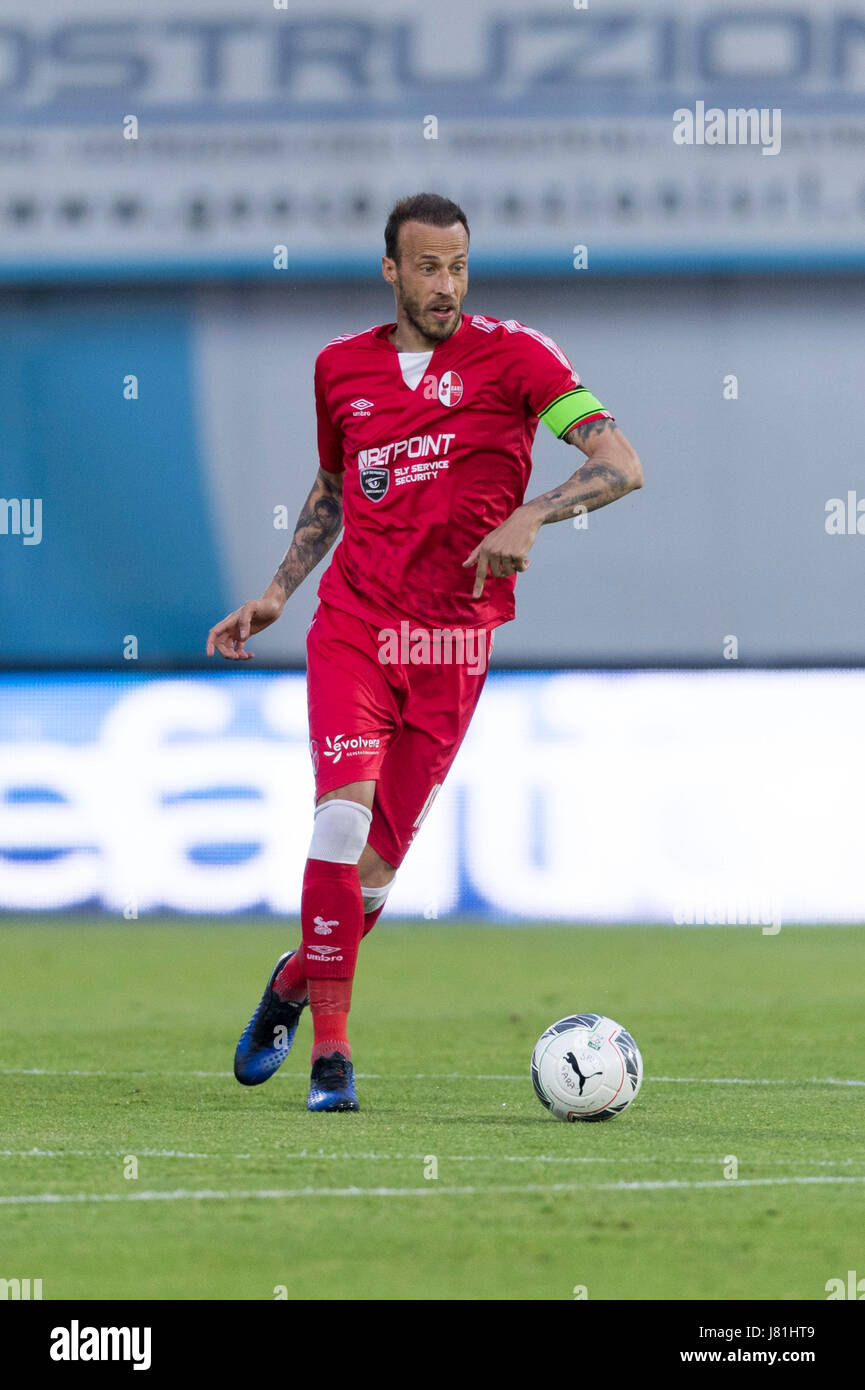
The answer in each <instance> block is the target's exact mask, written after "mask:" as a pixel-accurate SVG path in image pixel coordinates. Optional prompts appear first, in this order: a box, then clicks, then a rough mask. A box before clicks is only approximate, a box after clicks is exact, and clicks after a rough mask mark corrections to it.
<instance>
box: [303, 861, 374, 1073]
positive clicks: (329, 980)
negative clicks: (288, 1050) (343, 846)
mask: <svg viewBox="0 0 865 1390" xmlns="http://www.w3.org/2000/svg"><path fill="white" fill-rule="evenodd" d="M300 925H301V928H302V930H303V956H304V970H305V972H306V978H307V987H308V989H309V1006H310V1010H311V1012H312V1025H313V1030H314V1041H313V1050H312V1060H313V1062H314V1061H316V1059H317V1058H318V1057H321V1056H322V1055H323V1054H324V1053H326V1052H341V1053H342V1054H343V1056H345V1057H351V1049H350V1047H349V1044H348V1038H347V1037H346V1023H347V1020H348V1011H349V1008H350V1007H351V985H352V980H353V979H354V971H355V966H356V964H357V948H358V946H359V945H360V937H361V932H362V930H363V897H362V895H361V891H360V877H359V875H358V871H357V865H356V864H332V863H331V862H330V861H329V860H325V859H307V861H306V870H305V872H304V875H303V895H302V897H301V903H300Z"/></svg>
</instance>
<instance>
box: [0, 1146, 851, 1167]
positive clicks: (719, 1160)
mask: <svg viewBox="0 0 865 1390" xmlns="http://www.w3.org/2000/svg"><path fill="white" fill-rule="evenodd" d="M130 1156H132V1157H135V1158H182V1159H203V1160H206V1161H208V1162H212V1163H227V1162H230V1161H234V1160H235V1159H245V1160H257V1161H259V1162H262V1163H271V1164H272V1163H296V1162H301V1161H308V1162H319V1161H320V1162H333V1161H336V1162H339V1163H343V1162H344V1163H424V1162H425V1161H426V1160H427V1158H428V1157H429V1155H428V1154H425V1153H423V1154H422V1153H394V1154H384V1153H326V1152H324V1150H319V1151H318V1152H315V1151H311V1150H309V1149H302V1150H300V1151H298V1152H296V1153H284V1152H282V1151H280V1150H275V1151H273V1152H262V1153H256V1154H250V1153H242V1154H231V1153H186V1152H184V1151H183V1150H180V1149H136V1151H135V1153H134V1155H130V1151H129V1149H128V1148H127V1149H38V1148H33V1149H0V1158H113V1159H124V1158H127V1157H130ZM437 1158H438V1159H439V1162H440V1163H574V1164H587V1163H627V1164H631V1163H633V1164H636V1163H657V1164H664V1165H667V1164H671V1163H701V1164H709V1165H712V1166H714V1167H718V1166H719V1165H722V1164H723V1163H724V1162H725V1158H723V1157H722V1156H721V1155H716V1156H711V1157H709V1158H690V1157H683V1156H680V1155H679V1156H675V1157H670V1158H667V1157H664V1156H663V1155H660V1154H656V1155H652V1154H633V1155H625V1156H618V1157H610V1156H606V1155H600V1154H502V1153H496V1154H438V1155H437ZM755 1163H756V1164H757V1165H758V1166H765V1165H766V1164H791V1163H806V1164H808V1165H809V1166H811V1167H814V1168H849V1167H851V1166H852V1165H853V1164H862V1163H865V1158H802V1157H801V1156H800V1157H798V1158H760V1159H756V1160H755Z"/></svg>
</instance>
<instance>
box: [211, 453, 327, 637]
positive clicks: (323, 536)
mask: <svg viewBox="0 0 865 1390" xmlns="http://www.w3.org/2000/svg"><path fill="white" fill-rule="evenodd" d="M341 529H342V474H341V473H328V472H326V471H325V469H323V468H319V470H318V477H317V478H316V480H315V482H314V483H313V485H312V490H311V492H310V494H309V496H308V497H307V499H306V501H305V502H304V504H303V508H302V509H301V513H300V516H299V517H298V518H297V525H296V526H295V528H294V538H293V539H292V542H291V545H290V546H289V548H288V550H287V552H286V554H285V558H284V559H283V561H282V564H281V565H280V567H279V569H278V570H277V571H276V574H275V575H274V577H273V580H272V581H271V583H270V584H269V585H268V587H267V589H266V590H265V592H264V593H263V594H262V596H261V598H258V599H250V600H249V601H248V602H246V603H244V604H243V606H242V607H241V608H238V609H236V611H235V612H234V613H229V615H228V617H227V618H223V620H222V622H221V623H217V624H216V626H215V627H212V628H211V629H210V632H209V633H208V634H207V655H208V656H213V654H214V652H219V653H220V655H221V656H224V657H227V658H228V659H229V660H230V661H248V660H249V659H250V657H252V656H253V655H254V653H253V652H248V651H245V650H244V643H245V642H246V641H247V639H248V638H249V637H254V636H255V634H256V633H257V632H261V631H263V629H264V628H266V627H270V625H271V623H275V622H276V620H277V618H278V617H279V616H280V615H281V613H282V610H283V608H284V607H285V604H286V600H287V599H288V598H290V596H291V595H292V594H293V593H294V591H295V589H296V588H298V586H299V585H300V584H302V583H303V581H304V579H305V578H306V576H307V575H308V574H310V573H311V572H312V571H313V570H314V569H315V567H316V565H317V564H318V562H319V560H322V559H323V558H324V556H325V555H326V554H327V552H328V551H329V550H330V548H331V546H332V545H333V543H334V541H335V540H336V538H337V536H338V535H339V533H340V530H341Z"/></svg>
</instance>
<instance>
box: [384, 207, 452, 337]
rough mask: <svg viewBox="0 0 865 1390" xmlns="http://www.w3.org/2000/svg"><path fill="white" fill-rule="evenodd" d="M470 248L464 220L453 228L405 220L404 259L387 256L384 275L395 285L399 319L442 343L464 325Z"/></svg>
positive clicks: (401, 235) (402, 235)
mask: <svg viewBox="0 0 865 1390" xmlns="http://www.w3.org/2000/svg"><path fill="white" fill-rule="evenodd" d="M468 250H469V244H468V237H467V236H466V230H465V227H464V226H463V225H462V223H461V222H456V223H455V224H454V226H453V227H427V226H426V225H425V224H424V223H422V222H404V223H403V225H402V226H401V227H400V230H399V260H398V261H392V260H390V259H389V258H388V257H387V256H386V257H385V258H384V261H383V268H384V273H385V278H386V279H387V280H389V281H390V283H391V284H392V285H393V287H394V293H395V295H396V302H397V310H398V313H399V316H400V318H403V319H406V320H408V322H409V324H411V326H412V328H414V330H415V331H416V332H417V333H419V334H420V335H421V337H423V338H425V339H429V340H430V341H431V342H434V343H439V342H442V341H443V340H444V339H445V338H449V337H450V335H451V334H452V333H455V332H456V330H457V329H458V328H459V326H460V321H461V320H460V315H461V313H462V306H463V300H464V299H465V297H466V291H467V289H468V284H469V277H468Z"/></svg>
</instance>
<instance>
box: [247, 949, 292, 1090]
mask: <svg viewBox="0 0 865 1390" xmlns="http://www.w3.org/2000/svg"><path fill="white" fill-rule="evenodd" d="M293 955H294V951H286V953H285V955H284V956H280V958H279V960H278V961H277V962H276V965H275V966H274V967H273V972H272V974H271V976H270V979H269V980H268V982H267V989H266V990H265V991H264V994H263V995H262V996H261V1003H260V1004H259V1006H258V1008H257V1009H256V1011H255V1013H254V1014H253V1015H252V1018H251V1019H250V1020H249V1022H248V1023H247V1025H246V1027H245V1028H244V1030H243V1034H242V1036H241V1039H240V1042H239V1043H238V1044H237V1050H236V1052H235V1054H234V1075H235V1076H236V1077H237V1080H238V1081H239V1082H240V1084H241V1085H242V1086H260V1085H261V1083H262V1081H267V1080H268V1078H269V1077H271V1076H273V1073H274V1072H275V1071H277V1069H278V1068H279V1067H281V1066H282V1064H283V1062H284V1061H285V1059H286V1057H287V1056H288V1054H289V1052H290V1051H291V1044H292V1043H293V1042H294V1035H295V1033H296V1032H297V1025H298V1023H299V1021H300V1016H301V1014H302V1013H303V1011H304V1009H305V1008H306V1006H307V1004H308V1003H309V1000H308V999H304V1000H302V1002H301V1003H299V1004H297V1003H291V1002H289V1000H287V999H280V997H279V995H278V994H274V991H273V982H274V980H275V979H276V977H277V975H278V974H279V972H280V970H281V969H282V967H283V966H284V965H285V962H286V961H287V960H290V959H291V957H292V956H293Z"/></svg>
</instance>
